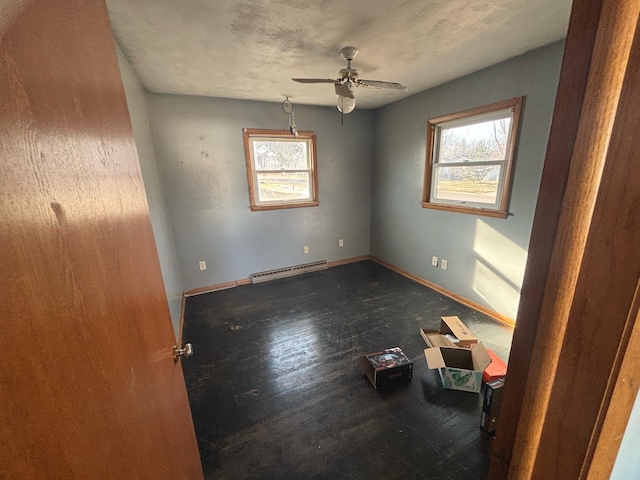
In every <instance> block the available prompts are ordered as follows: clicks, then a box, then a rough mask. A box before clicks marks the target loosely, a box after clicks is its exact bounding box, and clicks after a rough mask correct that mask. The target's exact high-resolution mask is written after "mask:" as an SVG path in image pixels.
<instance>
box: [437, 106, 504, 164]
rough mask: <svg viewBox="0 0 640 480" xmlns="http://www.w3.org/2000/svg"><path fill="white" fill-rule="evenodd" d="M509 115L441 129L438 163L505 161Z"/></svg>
mask: <svg viewBox="0 0 640 480" xmlns="http://www.w3.org/2000/svg"><path fill="white" fill-rule="evenodd" d="M510 128H511V117H506V118H500V119H496V120H489V121H486V122H481V123H475V124H472V125H464V126H460V127H443V128H441V129H440V148H439V151H438V160H437V161H438V162H439V163H464V162H483V161H490V160H504V159H505V157H506V153H507V142H508V141H509V129H510Z"/></svg>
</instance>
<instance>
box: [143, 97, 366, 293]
mask: <svg viewBox="0 0 640 480" xmlns="http://www.w3.org/2000/svg"><path fill="white" fill-rule="evenodd" d="M147 100H148V106H149V111H150V118H151V127H152V131H153V136H154V140H155V146H156V154H157V159H158V162H159V165H160V171H161V174H162V177H163V179H164V184H165V187H166V190H165V194H166V198H167V204H168V205H169V211H170V216H171V224H172V226H173V232H174V239H175V243H176V250H177V252H178V262H179V266H180V272H181V275H182V279H183V280H184V288H185V290H190V289H194V288H198V287H204V286H209V285H215V284H219V283H224V282H228V281H234V280H240V279H246V278H248V277H249V276H250V275H251V274H252V273H256V272H261V271H265V270H270V269H274V268H279V267H285V266H291V265H298V264H302V263H308V262H312V261H315V260H328V261H333V260H339V259H344V258H350V257H356V256H360V255H368V254H369V248H370V245H369V232H370V216H371V148H372V138H371V133H372V112H371V111H363V110H357V109H356V111H355V112H353V113H352V114H350V115H348V116H345V124H344V126H341V125H340V115H339V113H338V111H337V110H336V109H335V108H329V107H312V106H298V105H296V106H295V119H296V123H297V125H298V128H299V129H300V130H314V131H315V132H316V134H317V152H318V161H317V165H318V175H319V177H318V183H319V186H318V190H319V200H320V206H318V207H309V208H294V209H284V210H270V211H261V212H252V211H251V210H250V209H249V187H248V184H247V172H246V163H245V155H244V143H243V137H242V129H243V128H244V127H247V128H270V129H286V128H287V127H288V119H287V116H286V115H285V114H284V112H283V111H282V108H281V105H280V104H279V103H265V102H253V101H242V100H229V99H219V98H206V97H193V96H177V95H162V94H147ZM283 100H284V99H283ZM294 102H295V99H294ZM339 238H342V239H344V247H343V248H339V247H338V239H339ZM304 245H309V248H310V252H309V253H308V254H304V253H303V247H304ZM200 260H205V261H206V262H207V270H205V271H200V270H199V268H198V261H200Z"/></svg>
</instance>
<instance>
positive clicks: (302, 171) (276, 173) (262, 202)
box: [243, 128, 319, 211]
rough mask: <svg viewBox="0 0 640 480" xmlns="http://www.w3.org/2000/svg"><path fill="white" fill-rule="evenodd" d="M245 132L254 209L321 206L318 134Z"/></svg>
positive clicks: (274, 131) (245, 130)
mask: <svg viewBox="0 0 640 480" xmlns="http://www.w3.org/2000/svg"><path fill="white" fill-rule="evenodd" d="M243 132H244V146H245V157H246V162H247V178H248V181H249V197H250V202H251V210H254V211H255V210H272V209H277V208H297V207H313V206H316V205H318V204H319V202H318V172H317V169H316V143H315V141H316V134H315V132H297V134H296V136H295V137H294V136H293V135H292V134H291V133H290V132H289V131H288V130H262V129H249V128H245V129H244V130H243Z"/></svg>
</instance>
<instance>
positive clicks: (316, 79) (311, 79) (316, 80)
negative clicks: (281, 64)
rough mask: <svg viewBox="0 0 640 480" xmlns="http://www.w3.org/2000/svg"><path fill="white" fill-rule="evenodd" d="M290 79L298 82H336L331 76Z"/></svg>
mask: <svg viewBox="0 0 640 480" xmlns="http://www.w3.org/2000/svg"><path fill="white" fill-rule="evenodd" d="M291 80H293V81H294V82H298V83H336V80H334V79H331V78H292V79H291Z"/></svg>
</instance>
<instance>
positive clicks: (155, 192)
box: [116, 45, 183, 337]
mask: <svg viewBox="0 0 640 480" xmlns="http://www.w3.org/2000/svg"><path fill="white" fill-rule="evenodd" d="M116 52H117V54H118V62H119V64H120V73H121V75H122V83H123V84H124V91H125V95H126V97H127V106H128V107H129V117H130V118H131V125H132V127H133V136H134V139H135V142H136V147H137V149H138V158H139V159H140V170H141V171H142V179H143V181H144V187H145V191H146V194H147V202H148V203H149V212H150V214H151V226H152V228H153V235H154V237H155V241H156V249H157V250H158V257H159V259H160V268H161V270H162V280H163V281H164V288H165V291H166V294H167V301H168V303H169V310H170V312H171V321H172V323H173V329H174V331H175V332H176V337H177V335H178V328H179V324H180V309H181V303H182V291H183V289H182V279H181V278H180V272H179V270H178V260H177V256H176V251H175V247H174V244H173V234H172V231H171V224H170V222H169V213H168V210H167V206H166V202H165V199H164V195H163V187H162V180H161V178H160V172H159V170H158V165H157V162H156V155H155V151H154V146H153V138H152V136H151V127H150V125H149V115H148V112H147V105H146V100H145V93H144V90H143V88H142V85H141V84H140V82H139V81H138V77H136V75H135V73H134V72H133V70H132V69H131V66H130V65H129V62H128V61H127V59H126V57H125V56H124V54H123V53H122V50H120V47H118V46H117V45H116Z"/></svg>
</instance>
